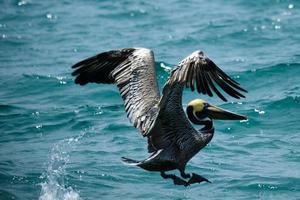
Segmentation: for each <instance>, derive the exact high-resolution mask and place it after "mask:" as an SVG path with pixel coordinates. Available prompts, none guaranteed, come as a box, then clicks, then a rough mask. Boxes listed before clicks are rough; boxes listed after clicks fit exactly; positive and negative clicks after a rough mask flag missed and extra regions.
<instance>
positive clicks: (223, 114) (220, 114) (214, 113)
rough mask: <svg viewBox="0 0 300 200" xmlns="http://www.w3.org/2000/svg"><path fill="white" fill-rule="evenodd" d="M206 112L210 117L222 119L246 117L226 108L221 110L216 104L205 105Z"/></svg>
mask: <svg viewBox="0 0 300 200" xmlns="http://www.w3.org/2000/svg"><path fill="white" fill-rule="evenodd" d="M206 113H207V115H208V116H209V117H211V118H212V119H223V120H246V119H247V117H246V116H243V115H239V114H236V113H233V112H230V111H228V110H223V109H221V108H218V107H217V106H213V105H208V107H206Z"/></svg>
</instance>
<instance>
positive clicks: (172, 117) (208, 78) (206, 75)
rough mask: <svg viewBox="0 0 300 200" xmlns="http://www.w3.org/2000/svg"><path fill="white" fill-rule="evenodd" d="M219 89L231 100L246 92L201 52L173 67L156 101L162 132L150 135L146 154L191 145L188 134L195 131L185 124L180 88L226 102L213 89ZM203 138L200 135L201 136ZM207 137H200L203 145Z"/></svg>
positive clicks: (221, 95) (195, 132) (188, 124)
mask: <svg viewBox="0 0 300 200" xmlns="http://www.w3.org/2000/svg"><path fill="white" fill-rule="evenodd" d="M216 85H218V86H219V88H221V89H222V90H223V91H224V92H226V93H227V94H229V95H230V96H232V97H234V98H238V99H239V98H241V97H244V95H243V94H241V93H240V92H239V91H243V92H247V91H246V90H244V89H243V88H241V87H240V86H239V83H237V82H236V81H235V80H233V79H231V78H230V77H229V76H228V75H226V74H225V73H224V72H223V71H222V70H221V69H220V68H219V67H218V66H217V65H216V64H215V63H214V62H213V61H211V60H210V59H209V58H208V57H207V56H205V55H204V53H203V52H202V51H196V52H194V53H192V54H191V55H190V56H188V57H187V58H185V59H184V60H182V61H181V62H180V63H179V64H178V66H177V68H175V69H174V70H173V71H172V73H171V75H170V77H169V79H168V81H167V82H166V84H165V86H164V88H163V96H162V98H161V100H160V102H159V106H158V107H159V114H158V118H159V119H161V122H160V125H161V128H162V129H163V130H164V131H163V132H160V133H153V134H152V136H151V140H150V142H149V151H150V152H152V151H155V150H157V149H163V148H166V147H167V146H170V145H172V144H174V143H176V145H177V146H178V147H183V146H185V144H191V143H192V142H194V141H192V140H191V139H190V138H191V137H190V135H191V134H197V131H196V130H195V129H194V128H193V127H192V125H191V124H190V122H189V121H188V119H187V117H186V115H185V112H184V110H183V108H182V93H183V90H184V87H189V88H191V90H192V91H194V90H195V88H197V91H198V92H199V93H202V94H208V95H209V96H212V95H213V92H214V93H216V94H217V95H218V96H219V97H220V98H221V99H222V100H223V101H227V99H226V98H225V97H224V96H223V94H222V93H221V92H220V91H219V90H218V89H217V87H216ZM203 137H204V136H203ZM207 140H208V138H203V145H206V144H205V142H206V141H207Z"/></svg>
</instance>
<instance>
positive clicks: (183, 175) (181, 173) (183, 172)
mask: <svg viewBox="0 0 300 200" xmlns="http://www.w3.org/2000/svg"><path fill="white" fill-rule="evenodd" d="M179 171H180V176H181V177H182V178H191V174H186V173H185V171H184V169H180V170H179Z"/></svg>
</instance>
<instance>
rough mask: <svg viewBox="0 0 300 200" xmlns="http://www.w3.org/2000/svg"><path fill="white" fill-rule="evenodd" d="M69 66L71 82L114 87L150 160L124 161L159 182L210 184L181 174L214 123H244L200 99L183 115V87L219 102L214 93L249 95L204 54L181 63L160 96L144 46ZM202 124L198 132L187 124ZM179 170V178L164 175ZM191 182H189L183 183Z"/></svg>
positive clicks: (210, 133) (150, 57)
mask: <svg viewBox="0 0 300 200" xmlns="http://www.w3.org/2000/svg"><path fill="white" fill-rule="evenodd" d="M72 68H74V69H75V71H74V72H73V73H72V75H73V76H76V79H75V83H76V84H80V85H85V84H87V83H106V84H112V83H114V84H116V85H117V87H118V89H119V91H120V94H121V96H122V99H123V101H124V104H125V109H126V112H127V117H128V118H129V120H130V121H131V122H132V123H133V125H134V127H136V128H137V129H139V131H140V132H141V134H142V135H143V136H144V137H147V139H148V151H149V153H151V155H150V157H149V158H147V159H145V160H142V161H136V160H133V159H130V158H125V157H122V160H123V161H124V162H125V163H127V164H130V165H135V166H138V167H141V168H143V169H145V170H149V171H159V172H160V173H161V176H162V177H163V178H170V179H173V182H174V184H177V185H184V186H187V185H190V184H193V183H200V182H202V181H206V182H209V181H208V180H207V179H206V178H204V177H202V176H201V175H198V174H195V173H192V175H190V174H187V173H185V166H186V164H187V162H188V161H189V160H190V159H191V158H192V157H193V156H195V155H196V154H197V153H198V152H199V151H200V150H201V149H202V148H204V147H205V146H206V145H207V144H208V143H209V142H210V141H211V139H212V137H213V135H214V126H213V119H224V120H243V119H246V117H245V116H242V115H238V114H235V113H232V112H229V111H226V110H222V109H221V108H218V107H216V106H213V105H210V104H209V103H207V102H205V101H204V100H201V99H195V100H193V101H191V102H190V103H189V104H188V106H187V109H186V111H187V116H188V118H187V117H186V115H185V112H184V110H183V108H182V93H183V90H184V88H185V87H188V88H190V89H191V90H192V91H194V90H195V89H197V91H198V93H202V94H207V95H209V96H212V95H213V92H214V93H215V94H216V95H217V96H219V97H220V98H221V99H222V100H223V101H227V100H226V98H225V97H224V96H223V94H221V92H220V91H219V90H218V89H217V87H216V86H217V85H218V87H219V88H221V89H222V90H223V91H225V92H226V93H227V94H229V95H230V96H232V97H234V98H238V99H239V98H241V97H243V98H244V97H245V96H244V95H243V94H241V93H240V92H239V91H243V92H247V91H246V90H244V89H243V88H241V87H240V86H239V83H237V82H236V81H235V80H233V79H232V78H230V77H229V76H228V75H226V74H225V73H224V72H223V71H222V70H221V69H220V68H219V67H218V66H217V65H216V64H215V63H214V62H213V61H211V60H210V59H209V58H208V57H207V56H206V55H205V54H204V53H203V52H202V51H195V52H193V53H192V54H191V55H189V56H188V57H186V58H185V59H184V60H182V61H181V62H179V64H178V65H177V67H176V68H175V69H174V70H173V71H172V72H171V75H170V77H169V79H168V80H167V82H166V84H165V86H164V88H163V91H162V95H160V92H159V89H158V84H157V80H156V73H155V62H154V55H153V52H152V51H151V50H149V49H145V48H125V49H120V50H113V51H107V52H104V53H100V54H98V55H96V56H94V57H90V58H87V59H85V60H83V61H81V62H78V63H77V64H75V65H73V66H72ZM188 119H189V120H190V121H191V122H192V123H194V124H196V125H202V126H203V128H202V129H200V130H199V131H197V130H196V129H195V128H193V126H192V125H191V123H190V122H189V120H188ZM174 169H178V170H179V171H180V175H181V177H182V178H180V177H178V176H176V175H173V174H166V173H165V172H166V171H170V170H174ZM184 179H189V180H187V181H186V180H184Z"/></svg>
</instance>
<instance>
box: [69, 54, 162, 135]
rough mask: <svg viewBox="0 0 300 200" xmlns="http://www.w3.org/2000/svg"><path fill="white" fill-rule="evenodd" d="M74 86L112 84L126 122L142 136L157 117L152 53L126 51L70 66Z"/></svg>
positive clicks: (156, 92) (157, 91) (157, 93)
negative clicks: (117, 93)
mask: <svg viewBox="0 0 300 200" xmlns="http://www.w3.org/2000/svg"><path fill="white" fill-rule="evenodd" d="M72 68H74V69H75V71H74V72H73V73H72V75H73V76H76V79H75V83H77V84H80V85H85V84H87V83H115V84H117V86H118V88H119V91H120V94H121V96H122V98H123V100H124V104H125V109H126V112H127V116H128V118H129V120H130V121H131V122H132V123H133V125H134V126H135V127H136V128H138V129H139V130H140V131H141V133H142V134H143V135H146V134H147V131H148V130H149V129H150V128H149V127H151V125H152V123H153V122H154V120H155V119H156V116H157V113H158V112H157V109H158V108H157V107H156V106H155V105H157V103H158V101H159V99H160V95H159V90H158V86H157V80H156V74H155V62H154V55H153V52H152V51H151V50H149V49H144V48H127V49H121V50H114V51H108V52H104V53H100V54H98V55H96V56H94V57H91V58H88V59H86V60H83V61H81V62H79V63H77V64H75V65H73V66H72Z"/></svg>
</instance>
